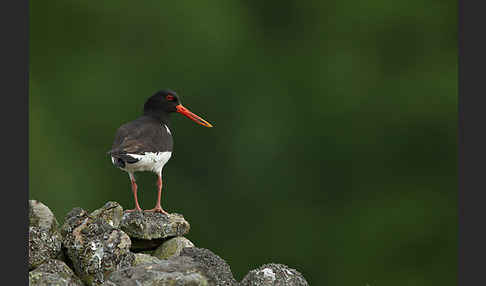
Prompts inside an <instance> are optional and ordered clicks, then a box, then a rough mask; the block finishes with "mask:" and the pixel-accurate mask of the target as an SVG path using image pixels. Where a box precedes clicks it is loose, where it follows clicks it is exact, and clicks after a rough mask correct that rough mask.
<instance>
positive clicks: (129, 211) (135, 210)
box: [125, 207, 143, 213]
mask: <svg viewBox="0 0 486 286" xmlns="http://www.w3.org/2000/svg"><path fill="white" fill-rule="evenodd" d="M141 211H143V210H142V209H141V208H140V207H137V208H134V209H133V210H125V212H127V213H133V212H141Z"/></svg>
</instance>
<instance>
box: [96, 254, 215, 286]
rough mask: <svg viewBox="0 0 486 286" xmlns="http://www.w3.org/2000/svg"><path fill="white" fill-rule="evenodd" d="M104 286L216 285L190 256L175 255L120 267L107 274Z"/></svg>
mask: <svg viewBox="0 0 486 286" xmlns="http://www.w3.org/2000/svg"><path fill="white" fill-rule="evenodd" d="M103 285H105V286H162V285H178V286H208V285H211V286H213V285H214V286H216V284H209V282H208V278H207V277H205V275H204V274H203V273H202V272H201V271H200V270H199V268H198V263H196V262H195V261H194V260H193V259H191V258H190V257H180V256H178V257H175V259H170V260H160V261H159V262H158V263H153V264H140V265H137V266H133V267H130V268H125V269H120V270H118V271H115V272H113V273H111V274H110V276H108V278H107V280H106V282H105V284H103Z"/></svg>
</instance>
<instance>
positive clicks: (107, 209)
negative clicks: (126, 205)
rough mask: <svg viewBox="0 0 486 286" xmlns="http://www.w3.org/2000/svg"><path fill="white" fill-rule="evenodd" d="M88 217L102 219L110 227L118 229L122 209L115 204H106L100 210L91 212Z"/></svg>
mask: <svg viewBox="0 0 486 286" xmlns="http://www.w3.org/2000/svg"><path fill="white" fill-rule="evenodd" d="M90 216H91V217H93V218H99V219H102V220H104V221H105V222H107V223H108V224H109V225H111V226H112V227H114V228H118V227H119V226H120V222H121V219H122V216H123V208H122V206H121V205H120V204H119V203H117V202H107V203H106V204H105V205H104V206H103V207H101V208H100V209H97V210H95V211H93V212H92V213H91V214H90Z"/></svg>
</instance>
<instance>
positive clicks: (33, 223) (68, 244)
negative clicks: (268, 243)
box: [29, 200, 308, 286]
mask: <svg viewBox="0 0 486 286" xmlns="http://www.w3.org/2000/svg"><path fill="white" fill-rule="evenodd" d="M189 230H190V225H189V223H188V222H187V221H186V220H185V218H184V216H182V215H181V214H175V213H173V214H169V215H164V214H158V213H144V212H132V213H127V212H125V213H124V212H123V208H122V207H121V206H120V204H118V203H116V202H107V203H106V204H105V205H104V206H102V207H101V208H99V209H97V210H95V211H93V212H91V213H88V212H86V210H84V209H82V208H74V209H72V210H71V211H70V212H69V213H68V214H67V215H66V217H65V218H64V223H63V225H62V226H59V223H58V222H57V220H56V218H55V217H54V215H53V213H52V212H51V211H50V210H49V208H48V207H47V206H45V205H44V204H42V203H40V202H38V201H35V200H31V201H29V271H30V272H29V285H32V286H34V285H60V286H62V285H75V286H78V285H79V286H83V285H87V286H94V285H107V286H114V285H127V286H128V285H134V286H135V285H136V286H139V285H142V286H155V285H178V286H184V285H208V286H220V285H221V286H223V285H224V286H226V285H227V286H233V285H234V286H250V285H251V286H257V285H258V286H260V285H262V286H277V285H278V286H304V285H308V283H307V281H306V280H305V279H304V277H303V276H302V274H300V273H299V272H298V271H297V270H295V269H292V268H290V267H288V266H286V265H282V264H265V265H263V266H261V267H260V268H258V269H255V270H252V271H250V272H249V273H248V274H247V275H246V276H245V277H244V278H243V280H242V281H241V282H238V281H236V280H235V279H234V277H233V274H232V272H231V268H230V266H229V265H228V264H227V263H226V261H224V260H223V259H222V258H221V257H219V256H218V255H216V254H215V253H213V252H212V251H211V250H209V249H204V248H198V247H196V246H195V245H194V243H193V242H191V241H190V240H189V239H187V238H186V237H184V235H186V234H187V233H188V232H189Z"/></svg>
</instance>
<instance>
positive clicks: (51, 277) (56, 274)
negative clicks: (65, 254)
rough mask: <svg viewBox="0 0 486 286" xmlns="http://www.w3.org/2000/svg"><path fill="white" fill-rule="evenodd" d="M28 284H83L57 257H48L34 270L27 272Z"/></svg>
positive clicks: (37, 285)
mask: <svg viewBox="0 0 486 286" xmlns="http://www.w3.org/2000/svg"><path fill="white" fill-rule="evenodd" d="M29 285H30V286H41V285H42V286H44V285H45V286H48V285H49V286H51V285H60V286H64V285H66V286H83V282H82V281H81V279H79V277H77V276H76V275H75V274H74V272H73V271H72V270H71V269H70V268H69V267H68V266H67V265H66V263H64V262H63V261H60V260H57V259H49V260H47V261H46V262H44V263H43V264H41V265H40V266H39V267H37V268H36V269H35V270H33V271H31V272H29Z"/></svg>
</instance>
